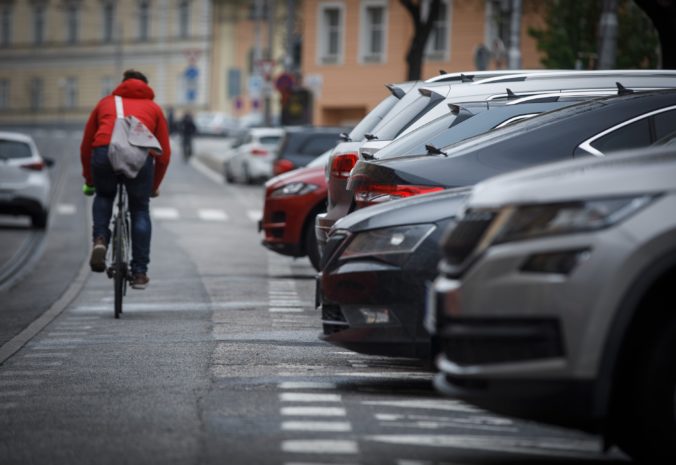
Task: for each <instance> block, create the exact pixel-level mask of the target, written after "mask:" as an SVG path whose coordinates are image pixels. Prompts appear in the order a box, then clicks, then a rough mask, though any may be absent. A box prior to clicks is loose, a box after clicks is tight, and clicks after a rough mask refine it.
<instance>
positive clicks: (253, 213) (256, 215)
mask: <svg viewBox="0 0 676 465" xmlns="http://www.w3.org/2000/svg"><path fill="white" fill-rule="evenodd" d="M246 216H247V218H249V220H251V221H253V222H254V223H258V220H260V219H262V218H263V212H262V211H260V210H247V211H246Z"/></svg>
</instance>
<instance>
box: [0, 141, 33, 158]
mask: <svg viewBox="0 0 676 465" xmlns="http://www.w3.org/2000/svg"><path fill="white" fill-rule="evenodd" d="M31 156H32V152H31V148H30V145H28V144H26V143H24V142H17V141H14V140H0V159H3V160H7V159H10V158H30V157H31Z"/></svg>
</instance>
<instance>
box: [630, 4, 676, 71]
mask: <svg viewBox="0 0 676 465" xmlns="http://www.w3.org/2000/svg"><path fill="white" fill-rule="evenodd" d="M634 1H635V2H636V4H637V5H638V6H639V7H640V8H641V9H642V10H643V11H645V13H646V14H647V15H648V17H649V18H650V20H651V21H652V22H653V24H654V25H655V29H656V30H657V35H658V36H659V38H660V49H661V50H662V68H664V69H676V0H634Z"/></svg>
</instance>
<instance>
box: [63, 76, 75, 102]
mask: <svg viewBox="0 0 676 465" xmlns="http://www.w3.org/2000/svg"><path fill="white" fill-rule="evenodd" d="M63 90H64V93H63V106H64V107H65V108H68V109H73V108H76V107H77V78H76V77H68V78H66V82H65V86H64V89H63Z"/></svg>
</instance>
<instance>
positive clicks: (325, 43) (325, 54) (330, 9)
mask: <svg viewBox="0 0 676 465" xmlns="http://www.w3.org/2000/svg"><path fill="white" fill-rule="evenodd" d="M344 10H345V9H344V6H343V4H340V3H339V4H336V3H330V4H329V3H324V4H320V5H319V21H318V23H317V24H318V25H319V60H318V61H319V63H320V64H338V63H341V62H342V60H343V27H344V26H343V23H344V19H343V18H344V16H345V11H344Z"/></svg>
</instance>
